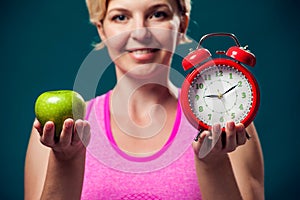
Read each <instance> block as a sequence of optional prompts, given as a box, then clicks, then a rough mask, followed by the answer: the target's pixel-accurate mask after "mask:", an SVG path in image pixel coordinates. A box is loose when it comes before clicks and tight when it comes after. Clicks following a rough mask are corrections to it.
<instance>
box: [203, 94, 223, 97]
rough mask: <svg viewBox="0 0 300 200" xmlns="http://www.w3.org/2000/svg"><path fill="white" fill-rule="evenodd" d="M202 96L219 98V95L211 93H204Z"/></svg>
mask: <svg viewBox="0 0 300 200" xmlns="http://www.w3.org/2000/svg"><path fill="white" fill-rule="evenodd" d="M204 97H210V98H219V97H220V95H214V94H212V95H205V96H204Z"/></svg>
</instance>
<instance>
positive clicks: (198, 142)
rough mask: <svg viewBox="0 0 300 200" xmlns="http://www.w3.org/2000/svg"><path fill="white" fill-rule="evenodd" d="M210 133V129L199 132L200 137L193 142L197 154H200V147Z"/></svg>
mask: <svg viewBox="0 0 300 200" xmlns="http://www.w3.org/2000/svg"><path fill="white" fill-rule="evenodd" d="M209 135H210V132H209V131H203V132H201V133H199V135H198V139H197V140H195V141H194V142H193V149H194V153H195V154H196V155H198V156H199V151H200V148H201V147H202V145H203V142H204V140H205V138H207V137H208V136H209Z"/></svg>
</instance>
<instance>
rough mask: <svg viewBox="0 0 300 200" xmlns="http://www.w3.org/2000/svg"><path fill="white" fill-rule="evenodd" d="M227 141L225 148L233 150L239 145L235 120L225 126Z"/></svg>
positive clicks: (228, 150) (227, 150)
mask: <svg viewBox="0 0 300 200" xmlns="http://www.w3.org/2000/svg"><path fill="white" fill-rule="evenodd" d="M225 132H226V143H225V148H224V150H225V151H226V152H232V151H234V150H235V148H236V147H237V136H236V127H235V123H234V122H227V123H226V127H225Z"/></svg>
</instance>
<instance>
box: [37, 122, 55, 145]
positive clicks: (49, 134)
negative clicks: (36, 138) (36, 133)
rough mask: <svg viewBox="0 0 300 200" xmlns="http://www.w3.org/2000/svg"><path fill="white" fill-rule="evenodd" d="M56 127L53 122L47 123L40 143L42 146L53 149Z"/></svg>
mask: <svg viewBox="0 0 300 200" xmlns="http://www.w3.org/2000/svg"><path fill="white" fill-rule="evenodd" d="M54 132H55V125H54V123H53V122H52V121H48V122H46V124H45V125H44V128H43V133H42V135H41V138H40V141H41V143H42V144H44V145H45V146H48V147H52V146H53V145H54V144H55V141H54Z"/></svg>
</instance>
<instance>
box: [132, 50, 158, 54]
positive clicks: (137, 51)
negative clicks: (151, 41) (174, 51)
mask: <svg viewBox="0 0 300 200" xmlns="http://www.w3.org/2000/svg"><path fill="white" fill-rule="evenodd" d="M153 51H154V50H152V49H141V50H134V51H131V52H133V53H135V54H146V53H151V52H153Z"/></svg>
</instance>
